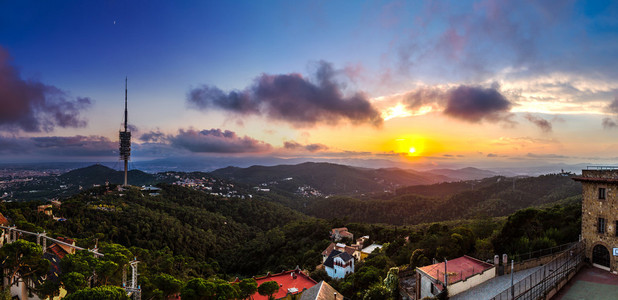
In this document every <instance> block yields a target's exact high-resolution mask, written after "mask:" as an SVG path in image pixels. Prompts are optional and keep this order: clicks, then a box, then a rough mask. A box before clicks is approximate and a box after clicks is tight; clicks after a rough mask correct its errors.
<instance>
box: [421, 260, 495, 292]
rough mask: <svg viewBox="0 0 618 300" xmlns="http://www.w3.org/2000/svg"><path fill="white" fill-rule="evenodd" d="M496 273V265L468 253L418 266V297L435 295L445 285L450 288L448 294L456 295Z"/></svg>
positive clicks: (492, 276)
mask: <svg viewBox="0 0 618 300" xmlns="http://www.w3.org/2000/svg"><path fill="white" fill-rule="evenodd" d="M445 272H446V276H444V274H445ZM495 275H496V272H495V266H494V265H491V264H488V263H486V262H483V261H481V260H478V259H476V258H473V257H470V256H467V255H464V256H462V257H458V258H455V259H453V260H449V261H447V262H441V263H437V264H433V265H429V266H424V267H420V268H416V291H415V293H416V299H423V298H425V297H430V298H431V297H434V296H436V295H438V294H439V293H441V292H442V290H444V286H447V288H448V296H455V295H457V294H459V293H461V292H464V291H466V290H468V289H470V288H472V287H475V286H477V285H479V284H481V283H483V282H485V281H487V280H490V279H492V278H494V277H495Z"/></svg>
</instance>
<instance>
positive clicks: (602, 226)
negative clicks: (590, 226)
mask: <svg viewBox="0 0 618 300" xmlns="http://www.w3.org/2000/svg"><path fill="white" fill-rule="evenodd" d="M597 232H598V233H605V219H604V218H599V223H598V224H597Z"/></svg>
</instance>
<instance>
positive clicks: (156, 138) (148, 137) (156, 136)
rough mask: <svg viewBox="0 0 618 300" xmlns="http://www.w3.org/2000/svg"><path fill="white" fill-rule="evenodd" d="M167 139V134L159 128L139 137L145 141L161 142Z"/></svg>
mask: <svg viewBox="0 0 618 300" xmlns="http://www.w3.org/2000/svg"><path fill="white" fill-rule="evenodd" d="M165 139H166V136H165V134H164V133H162V132H161V131H159V130H156V131H150V132H146V133H144V134H142V135H140V137H139V140H140V141H142V142H144V143H161V142H163V141H165Z"/></svg>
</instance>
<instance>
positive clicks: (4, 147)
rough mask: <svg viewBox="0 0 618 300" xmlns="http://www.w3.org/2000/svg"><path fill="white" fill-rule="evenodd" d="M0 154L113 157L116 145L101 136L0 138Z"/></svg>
mask: <svg viewBox="0 0 618 300" xmlns="http://www.w3.org/2000/svg"><path fill="white" fill-rule="evenodd" d="M0 153H3V154H10V155H15V156H20V155H27V156H28V157H36V158H42V157H50V156H58V157H60V156H62V157H66V158H68V159H71V158H74V157H115V156H116V155H117V153H118V144H117V143H116V142H113V141H110V140H109V139H108V138H106V137H102V136H94V135H93V136H82V135H76V136H46V137H16V136H0Z"/></svg>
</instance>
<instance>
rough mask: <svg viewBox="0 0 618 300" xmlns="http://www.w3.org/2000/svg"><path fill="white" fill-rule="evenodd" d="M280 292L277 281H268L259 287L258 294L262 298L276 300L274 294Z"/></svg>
mask: <svg viewBox="0 0 618 300" xmlns="http://www.w3.org/2000/svg"><path fill="white" fill-rule="evenodd" d="M278 291H279V284H278V283H277V282H276V281H266V282H264V283H262V284H261V285H260V287H258V293H259V294H260V295H262V296H268V299H269V300H273V299H275V296H274V294H276V293H277V292H278Z"/></svg>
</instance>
